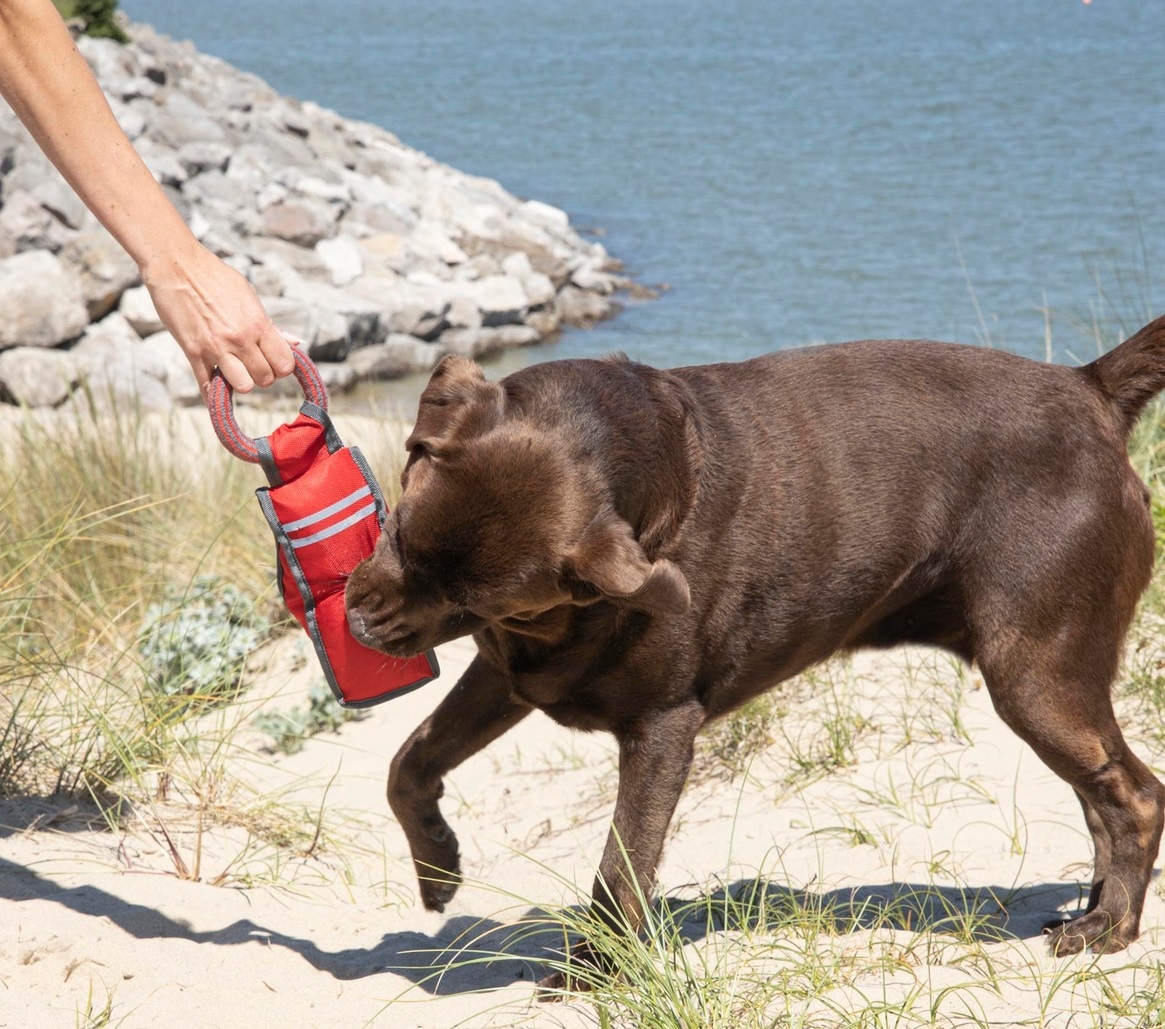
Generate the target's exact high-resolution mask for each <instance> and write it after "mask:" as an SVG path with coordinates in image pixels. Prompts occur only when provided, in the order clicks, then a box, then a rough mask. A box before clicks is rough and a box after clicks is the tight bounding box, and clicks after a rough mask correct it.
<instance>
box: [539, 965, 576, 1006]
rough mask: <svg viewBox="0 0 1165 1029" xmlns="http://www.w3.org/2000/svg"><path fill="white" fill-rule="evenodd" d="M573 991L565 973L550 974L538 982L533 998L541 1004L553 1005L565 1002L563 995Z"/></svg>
mask: <svg viewBox="0 0 1165 1029" xmlns="http://www.w3.org/2000/svg"><path fill="white" fill-rule="evenodd" d="M573 989H574V987H572V986H571V985H570V980H568V979H567V977H566V973H565V972H551V973H550V974H549V975H547V976H544V977H543V978H541V979H539V980H538V989H537V992H536V993H535V996H536V997H537V998H538V1000H539V1002H540V1003H542V1004H555V1003H558V1002H559V1001H563V1000H566V996H565V994H566V993H567V992H568V991H571V990H573Z"/></svg>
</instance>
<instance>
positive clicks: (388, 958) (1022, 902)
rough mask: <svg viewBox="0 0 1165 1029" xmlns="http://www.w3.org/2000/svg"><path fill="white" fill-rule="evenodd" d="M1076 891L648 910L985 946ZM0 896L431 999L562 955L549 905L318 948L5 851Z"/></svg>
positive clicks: (1017, 934) (916, 888)
mask: <svg viewBox="0 0 1165 1029" xmlns="http://www.w3.org/2000/svg"><path fill="white" fill-rule="evenodd" d="M1086 892H1087V891H1086V889H1082V888H1081V886H1080V885H1079V884H1076V883H1046V884H1039V885H1029V886H1025V887H1022V888H1009V887H981V888H976V889H967V888H959V887H953V886H935V885H931V884H918V883H905V882H892V883H887V884H884V885H878V886H860V887H855V888H852V889H835V890H828V891H822V892H814V891H812V890H792V889H789V888H788V887H785V886H780V885H777V884H774V883H771V882H768V881H767V880H764V879H742V880H738V881H736V882H734V883H732V884H731V885H729V886H727V887H725V888H722V889H719V890H715V891H712V892H708V893H706V894H703V895H702V896H699V897H696V898H694V899H687V900H679V899H676V898H670V897H669V898H664V899H662V900H661V901H659V902H657V903H656V905H655V908H656V914H657V915H658V916H659V917H661V918H663V919H666V920H667V923H668V924H669V925H670V926H671V927H673V928H674V931H675V932H676V933H677V934H678V935H679V936H680V937H681V938H682V939H684V940H685V941H687V942H695V941H698V940H701V939H703V938H705V937H707V936H708V935H710V934H712V933H715V932H719V931H722V930H725V929H759V930H764V931H771V932H773V933H774V934H780V933H781V931H782V929H781V926H782V924H784V925H786V926H787V925H789V922H790V919H791V918H792V919H796V920H801V919H803V918H805V917H809V918H813V919H816V920H818V921H817V923H816V924H819V925H821V927H822V929H823V930H826V931H829V930H831V929H832V930H833V931H836V932H838V933H846V932H854V931H858V930H861V929H870V928H873V927H885V928H893V929H901V930H907V931H911V932H919V933H923V932H928V933H946V934H957V935H958V936H959V937H960V938H962V939H973V940H980V941H984V942H991V941H996V940H1002V939H1021V938H1027V937H1033V936H1038V935H1039V933H1040V930H1041V928H1042V926H1043V924H1044V923H1045V921H1047V920H1048V919H1049V918H1051V917H1054V915H1055V913H1056V912H1057V911H1059V910H1060V909H1062V908H1064V907H1066V906H1069V905H1079V904H1080V903H1081V901H1082V898H1083V896H1084V895H1085V894H1086ZM0 900H6V901H10V902H14V903H18V904H19V903H22V902H26V901H31V900H41V901H49V902H54V903H58V904H62V905H64V906H65V907H68V908H70V909H71V910H73V911H76V912H78V913H80V914H84V915H90V916H92V917H94V918H100V917H104V918H108V919H109V920H110V921H112V922H113V923H114V924H115V925H117V926H119V927H120V928H121V929H122V930H124V931H125V932H127V933H129V934H130V935H132V936H135V937H137V938H139V939H165V938H177V939H183V940H190V941H192V942H194V943H205V944H211V945H213V946H219V947H230V946H238V945H242V944H258V945H261V946H270V947H285V948H287V949H288V950H290V951H292V952H293V953H296V954H298V955H300V956H301V957H302V958H303V959H304V960H305V961H306V962H308V964H310V965H311V966H313V967H314V968H316V969H319V970H320V971H323V972H327V973H328V974H330V975H332V976H334V977H335V978H337V979H345V980H348V979H359V978H364V977H367V976H372V975H376V974H378V973H382V972H392V973H394V974H396V975H399V976H402V977H403V978H405V979H406V980H408V981H409V982H411V983H413V984H415V985H416V986H418V987H420V988H421V989H423V990H425V991H426V992H427V993H430V994H433V995H449V994H458V993H467V992H473V991H482V990H492V989H499V988H501V987H503V986H506V985H509V984H510V983H513V982H515V981H516V980H525V981H527V982H529V981H533V980H536V979H538V978H540V977H541V976H542V975H544V974H545V971H546V969H545V968H544V965H543V963H544V962H545V961H546V960H547V959H548V958H550V957H551V956H553V955H556V954H558V955H560V954H562V953H563V951H564V949H565V947H566V946H567V945H568V944H569V943H570V942H571V941H570V939H568V937H567V932H566V930H565V929H564V927H563V924H562V922H561V920H559V919H556V918H555V916H554V914H553V913H551V912H547V911H543V910H540V909H538V908H533V909H531V910H529V911H528V912H526V914H525V915H522V916H520V917H516V918H515V919H513V920H512V921H509V922H501V921H497V920H495V919H491V918H482V919H479V918H474V917H472V916H467V915H459V916H455V917H452V918H450V919H449V920H448V921H446V922H445V924H444V925H443V926H442V928H441V930H440V931H439V932H438V933H436V934H433V935H429V934H425V933H421V932H411V931H405V932H393V933H386V934H385V935H384V936H383V937H382V938H381V939H380V941H379V942H378V943H376V944H375V945H374V946H371V947H352V948H346V949H342V950H336V951H329V950H324V949H322V948H320V947H319V946H318V945H317V944H316V943H315V942H313V941H312V940H310V939H303V938H301V937H298V936H291V935H288V934H286V933H282V932H280V931H278V930H277V929H273V928H268V927H265V926H262V925H259V924H257V923H255V922H252V921H251V920H249V919H243V920H240V921H236V922H233V923H231V924H230V925H227V926H224V927H223V928H221V929H215V930H209V931H196V930H194V929H193V928H191V926H190V925H189V924H187V923H185V922H183V921H181V920H176V919H173V918H170V917H169V916H167V915H164V914H162V913H160V912H159V911H157V910H155V909H154V908H151V907H148V906H145V905H141V904H135V903H132V902H130V901H127V900H125V899H123V898H121V897H118V896H116V895H114V894H112V893H109V892H106V891H105V890H102V889H99V888H98V887H96V886H92V885H87V884H86V885H81V886H76V887H68V886H64V885H61V884H60V883H57V882H55V881H54V880H53V879H52V878H49V877H46V876H44V875H41V874H40V873H38V872H35V871H33V870H32V869H29V868H26V867H25V866H23V865H20V864H17V863H15V862H12V861H7V860H4V859H0ZM574 913H575V914H576V915H577V914H578V913H579V911H578V910H577V909H576V911H575V912H574ZM9 917H13V916H12V915H11V914H10V915H9Z"/></svg>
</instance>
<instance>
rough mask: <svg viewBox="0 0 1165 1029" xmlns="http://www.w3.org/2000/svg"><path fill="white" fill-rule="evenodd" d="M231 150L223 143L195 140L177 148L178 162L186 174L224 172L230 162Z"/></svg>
mask: <svg viewBox="0 0 1165 1029" xmlns="http://www.w3.org/2000/svg"><path fill="white" fill-rule="evenodd" d="M231 152H232V151H231V148H230V147H229V146H227V145H226V144H225V143H208V142H206V141H204V140H197V141H195V142H192V143H184V144H183V145H182V146H181V147H179V148H178V162H179V164H181V165H182V167H183V168H185V169H186V174H187V175H191V176H193V175H201V174H202V173H203V172H208V171H216V172H225V171H226V169H227V165H228V164H230V160H231Z"/></svg>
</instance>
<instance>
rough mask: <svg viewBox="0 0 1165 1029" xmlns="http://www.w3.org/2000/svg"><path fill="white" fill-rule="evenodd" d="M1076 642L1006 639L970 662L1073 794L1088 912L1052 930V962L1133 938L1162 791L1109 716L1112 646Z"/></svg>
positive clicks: (1155, 843)
mask: <svg viewBox="0 0 1165 1029" xmlns="http://www.w3.org/2000/svg"><path fill="white" fill-rule="evenodd" d="M1084 638H1085V634H1083V633H1075V632H1061V633H1055V634H1051V635H1050V636H1046V637H1045V638H1044V640H1042V641H1039V642H1037V641H1033V640H1030V639H1027V640H1023V639H1020V640H1017V639H1014V638H1013V639H1012V640H1011V643H1010V645H1008V646H1007V647H1006V652H1000V651H1001V649H1002V648H997V647H988V648H986V649H987V650H988V653H987V654H985V655H980V664H981V667H982V669H983V675H984V679H985V681H986V683H987V688H988V690H989V691H990V694H991V699H992V702H993V703H994V705H995V709H996V711H998V713H999V715H1000V717H1001V718H1002V719H1003V720H1004V722H1006V723H1007V725H1008V726H1010V727H1011V728H1012V729H1013V730H1014V731H1015V732H1016V734H1017V735H1019V737H1020V738H1021V739H1023V740H1024V741H1025V742H1026V743H1028V744H1029V745H1030V746H1031V747H1032V749H1033V750H1034V751H1035V752H1036V754H1037V755H1038V756H1039V757H1040V759H1041V760H1042V761H1043V762H1044V763H1045V764H1046V765H1047V766H1048V767H1049V768H1050V769H1051V770H1052V771H1054V772H1055V773H1056V774H1057V775H1059V776H1060V777H1061V778H1062V779H1064V780H1065V781H1066V782H1067V783H1068V784H1069V785H1071V786H1072V788H1073V789H1074V790H1075V791H1076V793H1077V795H1078V796H1079V798H1080V800H1081V804H1082V806H1083V808H1084V813H1085V820H1086V822H1087V823H1088V827H1089V829H1090V831H1091V833H1092V837H1093V844H1094V847H1095V852H1096V870H1095V875H1094V877H1093V886H1092V890H1091V893H1090V896H1089V904H1088V909H1087V910H1086V912H1085V913H1084V914H1083V915H1080V916H1078V917H1077V918H1074V919H1072V920H1071V921H1070V922H1067V923H1065V924H1062V925H1060V926H1059V927H1058V928H1056V929H1055V930H1054V931H1053V932H1052V934H1051V936H1050V939H1049V945H1050V947H1051V950H1052V952H1053V953H1054V954H1057V955H1062V954H1074V953H1077V952H1078V951H1081V950H1083V949H1084V948H1085V947H1091V948H1092V949H1093V950H1094V951H1096V952H1097V953H1105V952H1112V951H1118V950H1123V949H1124V948H1125V947H1127V946H1128V945H1129V944H1130V943H1131V942H1132V941H1133V940H1135V939H1136V937H1137V933H1138V931H1139V927H1140V918H1141V909H1142V907H1143V906H1144V901H1145V893H1146V890H1147V889H1148V884H1149V878H1150V875H1151V872H1152V868H1153V863H1154V861H1155V860H1156V857H1157V850H1158V847H1159V846H1160V842H1161V830H1162V824H1163V821H1165V815H1163V812H1165V787H1163V786H1162V784H1161V783H1160V782H1159V781H1158V780H1157V778H1156V777H1155V776H1154V775H1153V774H1152V772H1150V771H1149V769H1148V768H1147V767H1146V766H1145V765H1144V764H1143V763H1142V762H1141V761H1140V760H1139V759H1138V758H1137V757H1136V755H1134V754H1133V753H1132V751H1131V750H1129V747H1128V745H1127V744H1126V743H1125V740H1124V737H1123V736H1122V734H1121V731H1120V727H1119V726H1118V725H1117V722H1116V717H1115V715H1114V714H1113V709H1112V702H1111V698H1110V696H1109V688H1110V684H1111V682H1112V679H1113V677H1114V675H1115V670H1116V664H1117V656H1116V650H1117V647H1116V645H1113V646H1112V647H1110V648H1102V650H1103V649H1107V650H1109V651H1111V653H1110V654H1104V653H1102V650H1098V649H1096V648H1097V645H1098V641H1097V640H1096V638H1095V637H1093V638H1092V639H1090V640H1088V641H1087V642H1084ZM1114 638H1115V639H1118V640H1119V638H1120V635H1119V634H1116V635H1115V636H1114ZM993 651H994V652H993ZM1065 651H1067V652H1065Z"/></svg>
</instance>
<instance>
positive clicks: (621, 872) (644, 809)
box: [540, 701, 705, 990]
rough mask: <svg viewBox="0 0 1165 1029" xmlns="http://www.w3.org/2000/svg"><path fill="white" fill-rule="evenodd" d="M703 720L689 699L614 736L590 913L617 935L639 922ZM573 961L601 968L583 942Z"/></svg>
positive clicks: (555, 978)
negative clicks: (609, 800)
mask: <svg viewBox="0 0 1165 1029" xmlns="http://www.w3.org/2000/svg"><path fill="white" fill-rule="evenodd" d="M704 718H705V712H704V709H703V707H702V706H701V705H700V704H698V703H697V702H696V701H692V702H690V703H688V704H685V705H684V706H682V707H677V708H671V709H670V710H667V711H658V712H653V713H652V714H650V715H648V716H647V717H645V718H644V719H643V720H641V721H640V722H639V723H637V724H636V725H634V726H633V727H631V729H630V730H629V731H626V732H621V733H618V734H617V736H618V741H619V793H618V797H617V798H616V801H615V816H614V819H613V820H612V824H611V831H610V833H609V834H608V836H607V846H606V848H605V850H604V851H603V859H602V861H601V862H600V864H599V871H598V874H597V875H596V876H595V885H594V890H593V893H592V906H591V911H592V913H593V915H594V916H595V917H596V918H597V919H600V920H601V921H603V922H605V923H606V924H607V925H608V926H610V927H611V928H612V929H613V930H614V931H616V932H635V931H637V930H638V929H639V927H640V925H642V923H643V919H644V916H645V914H646V906H647V905H648V904H650V903H651V893H652V886H653V883H654V880H655V872H656V868H657V867H658V866H659V860H660V857H661V855H662V854H663V843H664V839H665V837H666V836H667V828H668V826H669V825H670V824H671V820H672V816H673V815H674V814H675V810H676V804H677V803H678V802H679V799H680V794H681V793H682V792H683V788H684V783H685V781H686V780H687V777H688V770H689V769H690V768H691V764H692V749H693V745H694V743H695V739H696V733H697V732H698V731H699V729H700V726H701V725H703V724H704ZM571 959H572V961H574V960H577V961H580V962H583V963H585V964H589V965H595V964H599V963H600V961H599V959H598V957H597V955H596V953H595V950H594V948H593V947H592V946H591V945H590V944H588V943H587V941H585V940H584V941H583V942H582V943H580V944H579V945H578V946H577V947H575V949H574V951H573V952H572V954H571ZM540 985H541V986H542V987H543V989H545V990H561V989H564V988H566V987H567V986H574V987H576V988H577V987H579V986H584V985H585V983H584V982H583V981H581V980H580V979H578V978H577V977H569V976H567V975H564V974H562V973H555V974H553V975H550V976H548V977H547V978H545V979H543V980H542V982H541V983H540Z"/></svg>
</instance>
